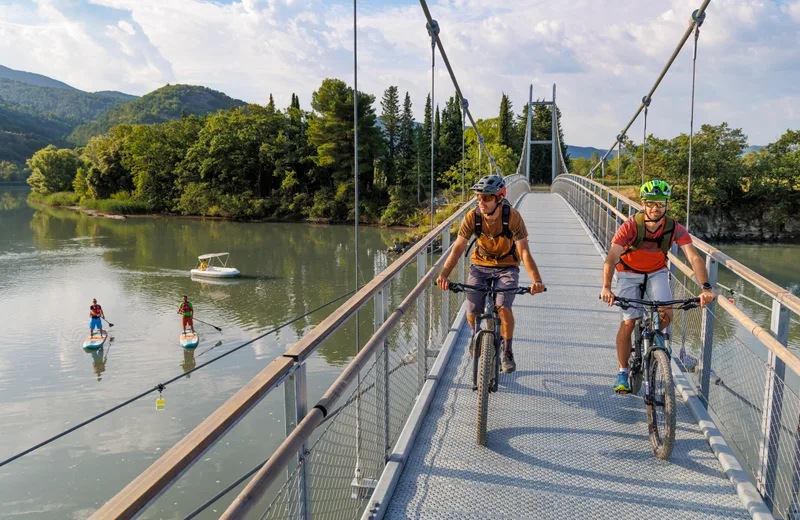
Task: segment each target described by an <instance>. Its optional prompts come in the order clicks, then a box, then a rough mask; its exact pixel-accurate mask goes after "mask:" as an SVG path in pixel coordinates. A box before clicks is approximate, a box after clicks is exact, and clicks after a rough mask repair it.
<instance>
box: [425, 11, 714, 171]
mask: <svg viewBox="0 0 800 520" xmlns="http://www.w3.org/2000/svg"><path fill="white" fill-rule="evenodd" d="M706 1H709V2H710V1H711V0H706ZM419 4H420V6H421V7H422V11H423V12H424V13H425V18H426V19H427V20H428V24H427V26H428V27H433V26H434V25H435V26H436V28H437V31H436V32H437V34H438V33H439V30H438V28H439V24H438V23H437V22H436V20H434V19H433V17H432V16H431V11H430V9H428V2H427V1H426V0H419ZM436 45H437V46H438V47H439V54H440V55H441V56H442V61H443V62H444V65H445V67H447V72H448V73H449V74H450V79H451V80H452V81H453V87H454V88H455V89H456V93H457V94H458V97H459V98H461V99H464V93H463V92H462V91H461V87H460V86H459V85H458V80H457V79H456V75H455V72H453V67H452V66H451V65H450V59H449V58H448V57H447V52H445V50H444V45H443V44H442V39H441V38H438V37H437V38H436ZM465 110H466V112H467V117H468V118H469V122H470V124H472V128H473V129H474V130H475V135H476V136H477V137H478V144H479V149H481V148H482V149H483V150H484V151H485V152H486V155H487V157H489V159H490V161H489V163H490V168H491V163H493V162H494V157H492V154H491V153H490V152H489V148H488V147H487V146H486V143H485V141H484V139H483V137H482V136H481V133H480V130H478V125H477V124H476V123H475V119H474V118H473V117H472V112H470V110H469V106H467V107H465ZM431 121H433V100H431ZM479 171H480V170H479Z"/></svg>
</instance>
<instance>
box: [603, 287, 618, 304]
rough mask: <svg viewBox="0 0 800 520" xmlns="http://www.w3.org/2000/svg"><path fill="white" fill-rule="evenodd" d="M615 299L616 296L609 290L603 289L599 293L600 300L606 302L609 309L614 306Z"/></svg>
mask: <svg viewBox="0 0 800 520" xmlns="http://www.w3.org/2000/svg"><path fill="white" fill-rule="evenodd" d="M615 298H616V296H615V295H614V293H613V292H611V289H608V288H606V287H603V290H602V291H600V299H601V300H603V301H604V302H606V303H607V304H608V305H609V307H610V306H612V305H614V299H615Z"/></svg>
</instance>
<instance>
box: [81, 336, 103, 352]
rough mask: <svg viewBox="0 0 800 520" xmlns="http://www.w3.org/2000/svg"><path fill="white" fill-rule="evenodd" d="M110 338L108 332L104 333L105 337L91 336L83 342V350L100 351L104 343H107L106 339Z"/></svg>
mask: <svg viewBox="0 0 800 520" xmlns="http://www.w3.org/2000/svg"><path fill="white" fill-rule="evenodd" d="M107 337H108V332H106V331H103V335H102V336H101V335H100V334H95V335H93V336H89V337H88V338H86V340H84V342H83V348H85V349H92V350H94V349H98V348H100V347H102V346H103V343H105V342H106V338H107Z"/></svg>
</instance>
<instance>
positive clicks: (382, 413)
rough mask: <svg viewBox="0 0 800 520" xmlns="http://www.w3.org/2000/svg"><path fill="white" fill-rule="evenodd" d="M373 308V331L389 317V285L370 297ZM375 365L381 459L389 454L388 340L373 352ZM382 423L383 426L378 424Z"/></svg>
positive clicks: (377, 421)
mask: <svg viewBox="0 0 800 520" xmlns="http://www.w3.org/2000/svg"><path fill="white" fill-rule="evenodd" d="M372 302H373V305H374V309H375V332H377V331H378V329H380V328H381V325H383V323H384V322H385V321H386V318H388V317H389V285H388V284H387V285H384V286H383V287H382V288H380V289H378V292H376V293H375V296H374V297H373V298H372ZM375 367H376V369H377V372H376V379H377V387H378V388H377V396H378V397H377V401H378V402H377V407H376V410H377V412H378V417H377V418H376V421H375V424H377V425H378V428H376V430H377V434H378V438H377V444H378V448H379V450H381V449H382V450H383V460H384V462H385V461H386V458H387V457H388V456H389V452H390V448H391V446H390V445H389V341H388V340H386V341H384V342H383V348H381V349H379V350H377V351H376V352H375ZM381 424H382V425H383V428H381V427H380V425H381Z"/></svg>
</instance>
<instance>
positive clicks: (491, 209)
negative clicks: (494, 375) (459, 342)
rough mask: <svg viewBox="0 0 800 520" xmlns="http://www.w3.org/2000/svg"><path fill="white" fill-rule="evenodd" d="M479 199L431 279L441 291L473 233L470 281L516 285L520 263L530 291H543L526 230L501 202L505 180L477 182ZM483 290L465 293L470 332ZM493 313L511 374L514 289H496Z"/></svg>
mask: <svg viewBox="0 0 800 520" xmlns="http://www.w3.org/2000/svg"><path fill="white" fill-rule="evenodd" d="M471 190H472V191H474V192H475V193H476V195H477V197H478V207H477V208H476V209H475V210H474V211H470V212H469V213H467V214H466V216H464V220H462V221H461V227H460V229H459V231H458V238H457V239H456V241H455V244H453V249H452V251H451V252H450V256H448V257H447V260H446V261H445V263H444V266H443V267H442V271H441V273H439V277H438V278H437V280H436V283H437V285H438V286H439V287H440V288H441V289H442V290H447V289H448V287H449V286H450V282H449V280H448V278H449V277H450V273H451V272H452V271H453V269H454V268H455V266H456V265H457V264H458V259H459V258H460V257H461V255H463V254H464V251H466V249H467V247H468V244H469V239H470V238H472V236H475V237H476V239H475V242H476V244H477V246H476V247H475V250H474V251H473V253H472V264H471V265H470V268H469V279H468V281H467V283H468V284H470V285H486V279H488V278H490V277H494V278H498V279H499V281H498V282H497V285H496V286H497V287H498V288H501V289H503V288H509V287H517V286H518V285H519V264H520V263H522V264H524V265H525V270H526V271H528V275H529V276H530V277H531V280H533V284H532V285H531V294H538V293H541V292H543V291H544V284H543V283H542V277H541V275H540V274H539V269H538V268H537V267H536V262H535V261H534V260H533V256H531V252H530V249H528V230H527V229H526V228H525V221H523V220H522V216H521V215H520V214H519V212H518V211H517V210H516V209H514V208H512V207H511V204H509V203H508V201H507V200H506V183H505V181H504V180H503V178H502V177H501V176H499V175H489V176H486V177H483V178H482V179H481V180H479V181H478V182H477V183H476V184H475V185H474V186H473V187H472V188H471ZM484 298H486V294H484V293H470V292H468V293H467V321H469V325H470V327H472V329H473V331H474V330H475V318H476V317H477V316H478V315H479V314H480V313H481V311H482V309H483V305H484V303H483V300H484ZM497 303H498V306H499V308H498V314H499V315H500V319H501V320H502V323H501V326H500V335H501V336H502V337H503V355H502V357H501V367H502V369H503V372H505V373H507V374H508V373H511V372H513V371H514V370H516V368H517V364H516V363H515V362H514V351H513V347H512V342H513V337H514V314H513V313H512V312H511V306H512V304H513V303H514V293H513V292H501V293H499V294H498V296H497Z"/></svg>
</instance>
